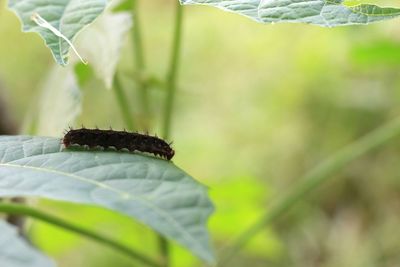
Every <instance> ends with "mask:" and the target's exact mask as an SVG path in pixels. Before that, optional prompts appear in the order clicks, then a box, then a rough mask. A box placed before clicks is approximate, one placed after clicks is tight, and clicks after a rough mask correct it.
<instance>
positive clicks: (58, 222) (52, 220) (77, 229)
mask: <svg viewBox="0 0 400 267" xmlns="http://www.w3.org/2000/svg"><path fill="white" fill-rule="evenodd" d="M0 212H4V213H7V214H18V215H26V216H30V217H32V218H35V219H38V220H41V221H44V222H47V223H49V224H52V225H55V226H58V227H61V228H63V229H65V230H69V231H71V232H74V233H77V234H80V235H82V236H85V237H88V238H90V239H93V240H95V241H97V242H99V243H103V244H104V245H107V246H109V247H111V248H113V249H116V250H117V251H119V252H121V253H124V254H125V255H127V256H129V257H131V258H132V259H134V260H137V261H139V262H141V263H143V264H146V265H148V266H154V267H161V265H160V263H158V262H157V261H154V260H152V259H150V258H148V257H147V256H145V255H142V254H141V253H139V252H137V251H134V250H133V249H131V248H130V247H128V246H126V245H124V244H122V243H120V242H118V241H116V240H113V239H111V238H109V237H106V236H103V235H102V234H100V233H97V232H94V231H92V230H89V229H85V228H83V227H81V226H78V225H75V224H72V223H69V222H66V221H64V220H63V219H60V218H57V217H54V216H52V215H50V214H47V213H44V212H42V211H39V210H37V209H34V208H32V207H28V206H25V205H18V204H12V203H0Z"/></svg>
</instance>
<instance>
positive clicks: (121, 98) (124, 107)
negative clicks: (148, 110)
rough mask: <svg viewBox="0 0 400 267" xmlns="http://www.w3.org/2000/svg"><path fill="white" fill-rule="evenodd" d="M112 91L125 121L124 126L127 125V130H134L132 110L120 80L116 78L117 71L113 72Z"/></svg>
mask: <svg viewBox="0 0 400 267" xmlns="http://www.w3.org/2000/svg"><path fill="white" fill-rule="evenodd" d="M113 91H114V92H115V97H116V98H117V101H118V103H119V107H120V108H121V113H122V117H123V119H124V121H125V124H126V127H128V129H129V130H134V129H135V123H134V120H133V116H132V112H131V109H130V107H129V103H128V101H127V98H126V95H125V92H124V89H123V88H122V85H121V81H120V79H119V78H118V73H117V74H115V77H114V90H113Z"/></svg>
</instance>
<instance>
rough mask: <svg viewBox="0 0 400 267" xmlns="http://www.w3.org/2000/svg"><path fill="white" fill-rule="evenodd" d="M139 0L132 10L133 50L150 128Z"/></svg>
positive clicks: (145, 125) (144, 109) (145, 120)
mask: <svg viewBox="0 0 400 267" xmlns="http://www.w3.org/2000/svg"><path fill="white" fill-rule="evenodd" d="M138 2H139V0H134V1H133V4H132V12H133V27H132V36H133V51H134V52H135V53H134V54H135V65H136V70H137V73H138V74H139V80H138V85H139V93H140V99H141V103H142V109H143V115H144V116H143V117H144V118H143V121H144V122H145V123H144V128H145V129H144V130H149V129H148V128H149V119H150V117H151V110H150V106H149V103H150V102H149V90H148V89H149V86H148V84H147V81H146V80H145V78H144V77H143V76H144V75H145V68H146V65H145V58H144V49H143V42H142V34H141V28H140V27H141V24H140V20H139V8H138Z"/></svg>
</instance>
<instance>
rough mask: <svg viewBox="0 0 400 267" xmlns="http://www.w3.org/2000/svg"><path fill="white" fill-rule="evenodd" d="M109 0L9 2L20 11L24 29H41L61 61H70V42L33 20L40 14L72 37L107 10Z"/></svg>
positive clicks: (47, 42) (29, 0) (57, 59)
mask: <svg viewBox="0 0 400 267" xmlns="http://www.w3.org/2000/svg"><path fill="white" fill-rule="evenodd" d="M106 4H107V0H85V1H79V0H57V1H55V0H49V1H42V0H9V3H8V6H9V7H10V8H11V9H12V10H13V11H14V12H15V13H16V14H17V15H18V17H19V18H20V20H21V21H22V24H23V28H22V29H23V31H25V32H37V33H39V34H40V36H41V37H42V38H43V39H44V41H45V42H46V45H47V46H48V47H49V48H50V50H51V52H52V53H53V56H54V58H55V60H56V61H57V63H58V64H60V65H66V64H67V61H68V52H69V50H70V45H69V44H68V42H67V41H66V40H64V39H63V38H61V37H59V36H57V35H56V34H54V33H53V32H52V31H50V30H49V29H47V28H44V27H41V26H39V25H38V24H36V23H35V22H34V21H33V20H32V16H33V15H35V14H38V15H40V17H42V18H43V19H45V20H46V21H47V22H49V23H50V24H51V25H52V26H53V27H54V28H55V29H57V30H58V31H59V32H60V33H61V34H63V35H64V36H65V37H66V38H67V39H68V40H70V41H72V40H73V39H74V37H75V36H76V34H77V33H78V32H79V31H80V30H82V29H83V28H84V27H85V26H87V25H88V24H90V23H91V22H93V20H94V19H96V18H97V16H99V15H100V13H101V12H103V10H104V8H105V7H106Z"/></svg>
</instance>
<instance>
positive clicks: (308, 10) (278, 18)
mask: <svg viewBox="0 0 400 267" xmlns="http://www.w3.org/2000/svg"><path fill="white" fill-rule="evenodd" d="M180 1H181V3H182V4H203V5H210V6H214V7H218V8H221V9H224V10H227V11H231V12H235V13H239V14H242V15H244V16H247V17H250V18H252V19H254V20H256V21H258V22H262V23H278V22H299V23H309V24H316V25H320V26H326V27H334V26H343V25H352V24H369V23H371V22H376V21H382V20H387V19H393V18H396V17H398V16H400V8H391V7H379V6H377V5H372V4H359V5H354V6H348V5H344V2H343V0H180Z"/></svg>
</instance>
